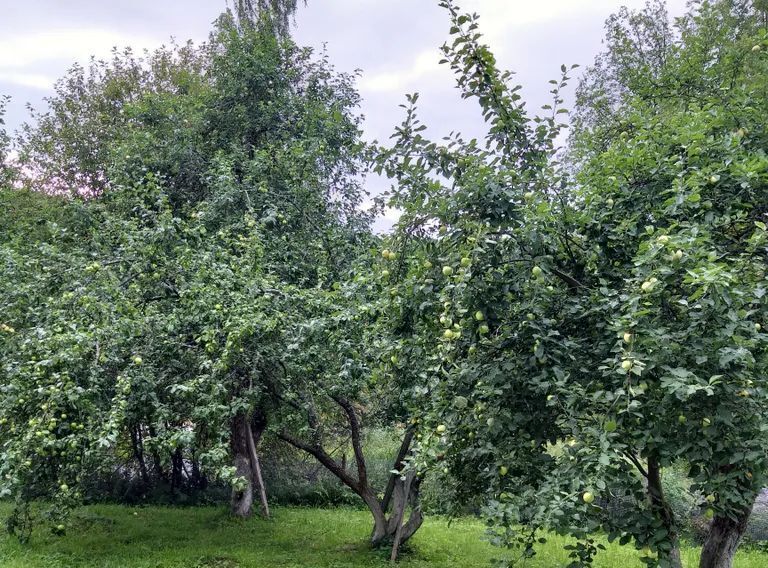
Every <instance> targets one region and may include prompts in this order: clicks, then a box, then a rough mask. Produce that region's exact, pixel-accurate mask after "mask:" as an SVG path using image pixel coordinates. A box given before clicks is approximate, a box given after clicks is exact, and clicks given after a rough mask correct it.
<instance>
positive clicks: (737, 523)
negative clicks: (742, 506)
mask: <svg viewBox="0 0 768 568" xmlns="http://www.w3.org/2000/svg"><path fill="white" fill-rule="evenodd" d="M751 514H752V507H750V508H749V509H747V510H745V511H743V512H742V513H741V514H740V515H739V516H738V518H737V519H736V520H733V519H730V518H728V517H715V518H714V519H713V520H712V523H711V524H710V527H709V534H708V535H707V539H706V540H705V541H704V547H703V548H702V549H701V559H700V560H699V568H731V566H733V557H734V555H735V554H736V549H737V548H738V547H739V542H741V537H742V536H744V531H746V530H747V523H748V522H749V516H750V515H751Z"/></svg>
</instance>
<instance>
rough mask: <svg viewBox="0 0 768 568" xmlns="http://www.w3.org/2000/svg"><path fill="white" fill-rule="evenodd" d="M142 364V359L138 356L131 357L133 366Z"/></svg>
mask: <svg viewBox="0 0 768 568" xmlns="http://www.w3.org/2000/svg"><path fill="white" fill-rule="evenodd" d="M143 362H144V359H142V358H141V357H140V356H139V355H135V356H134V357H133V364H134V365H141V364H142V363H143Z"/></svg>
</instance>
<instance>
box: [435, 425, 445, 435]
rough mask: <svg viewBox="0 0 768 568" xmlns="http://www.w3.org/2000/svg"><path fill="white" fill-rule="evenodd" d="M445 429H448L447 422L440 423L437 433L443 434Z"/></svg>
mask: <svg viewBox="0 0 768 568" xmlns="http://www.w3.org/2000/svg"><path fill="white" fill-rule="evenodd" d="M445 431H446V427H445V424H440V425H439V426H438V427H437V433H438V434H442V433H444V432H445Z"/></svg>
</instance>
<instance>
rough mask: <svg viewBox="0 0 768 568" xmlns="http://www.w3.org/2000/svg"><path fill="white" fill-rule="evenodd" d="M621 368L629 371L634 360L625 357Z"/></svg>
mask: <svg viewBox="0 0 768 568" xmlns="http://www.w3.org/2000/svg"><path fill="white" fill-rule="evenodd" d="M621 368H622V369H624V370H625V371H629V370H630V369H631V368H632V361H631V360H630V359H624V360H623V361H622V362H621Z"/></svg>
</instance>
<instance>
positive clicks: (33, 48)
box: [0, 28, 159, 69]
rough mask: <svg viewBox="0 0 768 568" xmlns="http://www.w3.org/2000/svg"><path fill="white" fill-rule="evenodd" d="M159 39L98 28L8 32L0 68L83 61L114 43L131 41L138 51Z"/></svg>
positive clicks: (105, 51) (2, 45)
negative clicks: (14, 33) (29, 32)
mask: <svg viewBox="0 0 768 568" xmlns="http://www.w3.org/2000/svg"><path fill="white" fill-rule="evenodd" d="M158 43H159V42H158V41H157V39H152V38H149V37H144V36H139V35H129V34H123V33H118V32H114V31H111V30H104V29H97V28H85V29H60V30H47V31H45V32H39V33H32V34H19V35H11V36H6V37H4V38H2V39H0V69H8V68H25V67H29V66H30V65H35V64H38V63H41V62H45V61H60V60H67V61H84V60H87V59H88V58H89V57H90V56H91V55H96V56H105V55H108V54H109V52H110V50H111V49H112V47H114V46H118V47H121V46H127V45H130V46H131V47H132V48H133V49H134V50H139V51H140V50H142V49H144V48H152V47H156V46H157V45H158Z"/></svg>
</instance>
